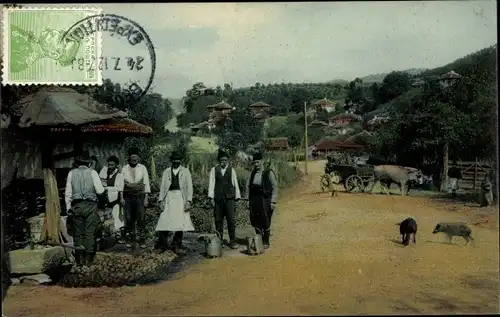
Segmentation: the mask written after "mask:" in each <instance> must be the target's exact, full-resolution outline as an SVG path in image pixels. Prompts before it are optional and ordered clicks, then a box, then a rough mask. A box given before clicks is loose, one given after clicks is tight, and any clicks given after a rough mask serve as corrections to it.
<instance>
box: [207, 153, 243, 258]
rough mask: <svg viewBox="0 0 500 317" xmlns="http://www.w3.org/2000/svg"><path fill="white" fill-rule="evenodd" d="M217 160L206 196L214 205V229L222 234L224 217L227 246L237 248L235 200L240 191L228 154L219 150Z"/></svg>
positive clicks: (238, 198)
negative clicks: (227, 238) (217, 163)
mask: <svg viewBox="0 0 500 317" xmlns="http://www.w3.org/2000/svg"><path fill="white" fill-rule="evenodd" d="M217 160H218V161H219V165H217V166H214V167H212V169H211V170H210V178H209V182H208V198H210V200H211V202H212V206H213V207H214V218H215V230H216V231H217V232H218V233H219V234H220V235H221V237H222V236H223V232H224V231H223V230H224V218H226V221H227V231H228V234H229V247H230V248H231V249H237V248H238V243H236V219H235V217H236V202H237V201H238V200H240V198H241V193H240V187H239V185H238V177H237V176H236V171H235V170H234V168H233V167H232V166H231V165H229V155H227V153H226V152H224V151H222V150H219V153H218V156H217Z"/></svg>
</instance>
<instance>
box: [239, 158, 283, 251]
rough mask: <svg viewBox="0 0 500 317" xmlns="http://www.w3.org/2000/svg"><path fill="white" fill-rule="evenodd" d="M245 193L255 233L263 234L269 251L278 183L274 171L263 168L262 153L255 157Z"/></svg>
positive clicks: (265, 246) (265, 245)
mask: <svg viewBox="0 0 500 317" xmlns="http://www.w3.org/2000/svg"><path fill="white" fill-rule="evenodd" d="M246 187H247V188H246V189H247V190H246V191H245V195H246V198H247V199H248V209H249V210H250V222H251V224H252V226H253V227H254V228H255V232H256V233H259V234H262V240H263V242H264V248H265V249H269V246H270V243H269V237H270V235H271V218H272V216H273V212H274V210H275V209H276V201H277V199H278V182H277V179H276V175H275V174H274V171H273V170H271V169H270V168H269V167H265V168H264V166H263V162H262V153H256V154H255V155H254V156H253V170H252V172H251V173H250V177H249V178H248V181H247V186H246Z"/></svg>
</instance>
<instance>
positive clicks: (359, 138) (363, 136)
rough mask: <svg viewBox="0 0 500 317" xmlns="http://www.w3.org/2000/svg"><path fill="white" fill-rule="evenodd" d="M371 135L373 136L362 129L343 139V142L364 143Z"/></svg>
mask: <svg viewBox="0 0 500 317" xmlns="http://www.w3.org/2000/svg"><path fill="white" fill-rule="evenodd" d="M372 136H373V134H372V133H370V132H368V131H366V130H363V131H361V132H360V133H358V134H355V135H352V136H350V137H348V138H347V139H345V141H344V142H347V143H353V144H360V145H365V144H367V143H368V139H369V138H371V137H372Z"/></svg>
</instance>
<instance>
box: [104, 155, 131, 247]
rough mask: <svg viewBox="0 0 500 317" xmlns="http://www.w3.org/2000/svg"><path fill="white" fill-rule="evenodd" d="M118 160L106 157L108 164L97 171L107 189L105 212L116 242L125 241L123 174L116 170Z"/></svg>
mask: <svg viewBox="0 0 500 317" xmlns="http://www.w3.org/2000/svg"><path fill="white" fill-rule="evenodd" d="M119 164H120V161H119V159H118V157H116V156H114V155H112V156H110V157H109V158H108V166H104V167H103V168H102V170H101V172H100V173H99V177H100V178H101V180H102V182H103V186H104V187H105V188H107V189H108V206H107V210H106V214H108V217H109V216H110V217H111V219H112V221H113V229H114V232H115V233H116V234H117V236H118V243H120V244H123V243H125V215H124V214H123V206H124V205H125V201H124V200H123V197H122V195H121V194H122V192H123V182H124V180H123V175H122V174H121V173H120V172H119V171H118V165H119Z"/></svg>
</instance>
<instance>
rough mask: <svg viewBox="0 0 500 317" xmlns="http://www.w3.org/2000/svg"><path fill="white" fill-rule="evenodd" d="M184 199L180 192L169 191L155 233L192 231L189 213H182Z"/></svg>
mask: <svg viewBox="0 0 500 317" xmlns="http://www.w3.org/2000/svg"><path fill="white" fill-rule="evenodd" d="M184 208H185V206H184V199H183V198H182V192H181V191H180V190H169V191H168V192H167V197H166V198H165V201H164V207H163V212H162V213H161V215H160V219H158V224H157V225H156V229H155V230H156V231H194V226H193V222H192V221H191V215H190V213H189V212H185V211H184Z"/></svg>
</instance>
